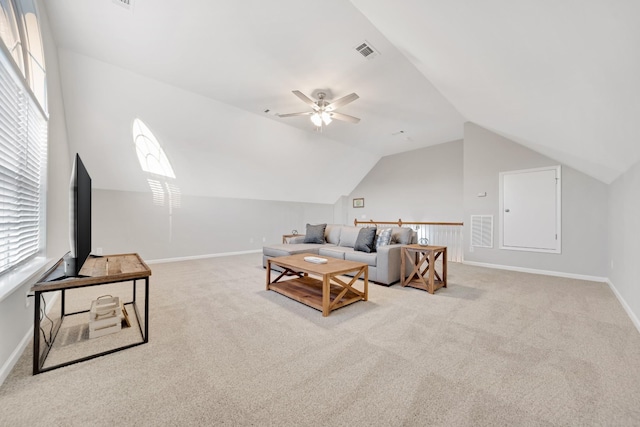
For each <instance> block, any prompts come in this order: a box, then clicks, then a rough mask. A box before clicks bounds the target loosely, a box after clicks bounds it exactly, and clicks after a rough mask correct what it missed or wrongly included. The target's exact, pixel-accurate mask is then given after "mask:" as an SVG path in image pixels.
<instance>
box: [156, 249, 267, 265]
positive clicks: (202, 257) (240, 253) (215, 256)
mask: <svg viewBox="0 0 640 427" xmlns="http://www.w3.org/2000/svg"><path fill="white" fill-rule="evenodd" d="M257 253H262V249H252V250H250V251H240V252H222V253H219V254H206V255H194V256H186V257H178V258H163V259H153V260H150V261H147V260H145V262H146V263H147V264H160V263H163V262H178V261H191V260H196V259H205V258H218V257H223V256H233V255H246V254H257Z"/></svg>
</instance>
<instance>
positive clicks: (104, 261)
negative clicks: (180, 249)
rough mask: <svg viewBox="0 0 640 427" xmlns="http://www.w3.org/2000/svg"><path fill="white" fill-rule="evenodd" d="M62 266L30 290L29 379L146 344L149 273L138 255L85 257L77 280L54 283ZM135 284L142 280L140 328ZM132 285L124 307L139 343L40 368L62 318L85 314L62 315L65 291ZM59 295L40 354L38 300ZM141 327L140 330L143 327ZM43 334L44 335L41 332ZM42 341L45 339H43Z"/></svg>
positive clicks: (85, 311)
mask: <svg viewBox="0 0 640 427" xmlns="http://www.w3.org/2000/svg"><path fill="white" fill-rule="evenodd" d="M63 269H64V265H63V260H62V259H61V260H60V261H58V262H57V263H56V264H55V265H54V266H53V267H51V268H50V269H49V270H48V271H47V272H46V273H45V274H44V275H43V276H42V277H40V279H38V281H37V282H36V283H35V284H34V285H33V286H32V287H31V291H32V292H34V293H35V308H34V310H33V312H34V313H33V375H36V374H39V373H42V372H46V371H50V370H53V369H57V368H61V367H63V366H68V365H71V364H74V363H78V362H84V361H85V360H89V359H93V358H96V357H100V356H104V355H106V354H110V353H114V352H116V351H120V350H125V349H127V348H131V347H135V346H138V345H141V344H145V343H147V342H149V277H150V276H151V270H150V269H149V267H148V266H147V264H146V263H145V262H144V261H143V260H142V258H140V256H139V255H138V254H118V255H104V256H100V257H89V258H87V260H86V261H85V263H84V265H83V266H82V269H81V270H80V275H81V276H80V277H69V278H64V277H63V278H62V279H58V277H60V276H61V271H63ZM138 280H144V324H143V323H142V322H141V319H140V312H139V310H138V305H137V303H136V284H137V281H138ZM118 282H133V298H132V300H131V301H129V302H125V306H126V305H130V306H132V307H133V310H134V312H135V315H136V319H137V321H138V327H139V329H140V335H141V336H142V341H140V342H136V343H133V344H127V345H124V346H122V347H117V348H113V349H110V350H107V351H103V352H100V353H96V354H92V355H89V356H85V357H81V358H78V359H74V360H70V361H67V362H64V363H60V364H58V365H54V366H47V367H46V368H45V367H44V362H45V360H46V358H47V355H48V354H49V350H51V347H53V342H54V341H55V339H56V336H57V334H58V331H59V330H60V326H61V325H62V322H63V320H64V318H65V316H71V315H75V314H81V313H87V312H88V311H89V310H84V311H77V312H74V313H66V312H65V291H67V290H69V289H76V288H84V287H87V286H97V285H106V284H109V283H118ZM55 291H61V293H62V295H61V314H60V319H59V320H58V321H57V322H56V324H55V325H54V326H53V327H52V330H51V332H50V337H49V338H50V339H49V340H46V339H45V340H44V347H45V348H44V351H42V354H40V353H41V351H40V332H41V320H42V319H41V317H42V315H41V312H40V311H41V300H42V299H43V294H44V293H46V292H55ZM143 325H144V326H143ZM43 334H44V332H43ZM45 338H46V337H45Z"/></svg>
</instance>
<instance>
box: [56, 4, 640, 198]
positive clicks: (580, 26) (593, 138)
mask: <svg viewBox="0 0 640 427" xmlns="http://www.w3.org/2000/svg"><path fill="white" fill-rule="evenodd" d="M132 4H133V7H132V9H131V10H127V9H125V8H123V7H121V6H119V5H117V4H115V2H114V0H93V1H90V2H87V1H82V2H79V1H73V0H47V1H46V3H45V6H46V9H47V13H48V16H49V20H50V23H51V27H52V31H53V34H54V37H55V40H56V43H57V44H58V47H59V48H60V52H61V54H60V64H61V73H62V83H63V93H64V102H65V109H66V110H67V112H66V113H67V127H68V129H69V137H70V143H71V145H72V147H75V148H76V151H79V152H82V150H81V149H80V144H81V143H82V144H84V145H83V147H84V146H86V145H87V144H89V145H90V144H96V145H98V146H100V147H102V149H101V152H102V153H103V155H105V156H107V157H108V155H107V154H106V153H105V148H104V146H105V144H107V142H106V141H105V140H100V138H96V139H95V140H94V141H93V142H92V141H87V138H85V137H83V135H86V133H87V132H90V133H91V132H93V133H99V134H108V135H109V136H110V137H111V138H116V137H117V138H120V137H122V138H124V137H125V136H124V135H123V134H117V135H116V134H111V132H112V131H111V130H109V129H108V126H113V122H111V123H102V124H101V123H100V122H101V121H100V120H99V119H96V118H95V116H96V115H99V114H114V111H115V107H114V108H111V107H110V108H108V109H105V107H104V104H105V100H106V99H107V98H108V97H110V96H111V97H113V96H114V95H113V93H112V92H113V91H110V90H102V91H100V90H98V89H96V87H95V86H96V85H104V84H105V81H106V80H109V79H113V76H115V75H121V76H122V78H123V79H125V80H126V84H123V86H127V87H128V90H127V92H125V93H120V102H121V103H125V102H128V103H129V104H131V103H134V104H135V100H136V99H137V98H136V97H135V96H138V95H140V94H138V93H136V91H137V88H138V87H139V86H140V85H143V86H145V85H147V86H149V87H151V86H154V85H155V86H158V87H162V89H160V92H161V93H163V94H165V95H166V94H167V93H174V92H176V91H180V93H183V92H184V93H190V94H192V95H191V98H189V97H188V96H187V97H186V98H184V100H183V101H184V103H185V104H183V105H182V106H176V105H175V104H176V103H175V102H174V101H173V100H171V99H167V100H166V102H165V103H164V106H165V107H166V108H167V110H168V111H170V112H171V114H168V113H166V114H167V115H163V114H162V112H160V111H156V112H151V111H150V110H153V109H154V108H153V107H155V109H156V110H158V109H159V108H158V106H162V101H161V100H156V101H155V104H154V103H151V104H152V105H147V106H146V107H145V106H144V105H137V106H136V108H135V109H133V110H135V111H133V110H132V112H131V113H132V114H138V115H141V116H144V115H145V114H147V111H148V110H149V113H148V115H149V116H150V117H152V119H151V121H153V120H155V122H156V124H155V129H161V128H162V127H163V126H164V127H165V129H164V130H163V131H162V132H163V133H164V134H165V138H166V139H165V141H167V140H168V141H171V139H172V134H173V135H174V137H175V138H178V135H181V137H179V139H180V148H181V150H183V152H184V153H190V154H191V156H192V157H191V160H189V159H185V160H184V162H185V164H184V167H186V168H187V169H191V170H192V171H193V167H190V166H189V165H188V163H189V161H193V162H194V164H197V163H198V161H199V159H198V158H197V157H198V154H197V153H198V152H199V150H200V149H204V150H205V152H207V153H211V155H214V153H215V152H216V150H217V148H220V145H219V144H221V142H220V139H221V138H216V137H210V138H207V137H206V136H203V135H199V134H198V133H197V132H195V133H189V132H187V134H184V132H185V131H184V129H183V130H182V132H183V133H182V134H180V132H178V130H177V129H178V128H180V126H178V124H176V123H175V120H176V118H175V117H176V115H178V116H179V114H176V113H177V112H178V113H179V110H180V109H181V108H185V107H184V105H187V104H188V105H191V104H193V103H194V102H192V101H193V97H194V96H197V97H198V98H197V99H200V97H202V98H205V99H206V100H207V101H203V102H205V103H207V105H209V106H208V107H207V108H209V109H210V110H209V112H210V113H215V112H218V113H219V111H222V110H224V111H225V113H224V114H223V115H226V114H231V113H230V112H232V111H236V113H237V114H236V116H237V117H238V118H240V117H242V121H240V120H239V119H238V123H234V125H235V127H236V128H237V127H238V126H244V127H246V128H248V129H245V131H243V134H242V137H243V138H242V139H238V138H236V139H237V140H238V141H239V142H238V144H244V143H245V141H247V140H250V139H252V137H251V136H250V131H251V129H254V130H255V129H257V128H259V129H261V130H262V131H263V132H264V129H265V126H266V128H268V129H270V132H273V134H274V135H279V137H278V138H275V139H276V140H280V139H282V138H284V139H287V140H292V141H293V140H297V139H303V140H309V141H312V143H316V144H322V145H323V146H324V147H329V148H327V149H326V150H328V149H330V150H331V151H332V152H331V153H328V152H326V150H325V156H326V158H325V163H324V165H325V166H327V167H330V160H329V159H330V158H331V157H333V158H335V155H336V152H337V153H341V152H345V153H347V152H348V153H349V156H350V158H351V159H357V158H360V159H362V161H361V162H360V163H359V164H358V167H356V168H353V169H354V170H352V171H350V170H347V171H344V170H341V171H340V174H339V175H340V176H339V177H338V178H343V179H342V181H344V183H343V184H340V181H341V179H336V182H335V183H334V184H332V185H333V186H331V187H330V188H327V194H326V195H324V196H323V197H321V198H313V197H312V198H311V199H309V198H308V197H307V198H306V200H308V201H318V202H329V203H333V202H334V201H335V200H336V199H337V197H339V196H340V195H342V194H348V193H349V192H350V191H351V189H353V187H354V186H355V185H357V183H358V181H359V180H360V179H361V178H362V177H363V176H364V175H365V174H366V172H367V171H368V170H369V168H370V167H372V166H373V164H375V161H376V160H377V159H378V158H380V156H383V155H387V154H392V153H397V152H402V151H407V150H412V149H415V148H420V147H424V146H428V145H434V144H439V143H443V142H448V141H452V140H457V139H461V138H462V136H463V135H462V132H463V123H464V122H465V121H473V122H475V123H477V124H479V125H481V126H483V127H485V128H488V129H490V130H492V131H494V132H496V133H499V134H501V135H503V136H506V137H508V138H510V139H512V140H514V141H517V142H519V143H521V144H523V145H525V146H528V147H530V148H532V149H534V150H536V151H539V152H541V153H542V154H545V155H548V156H549V157H552V158H554V159H556V160H557V161H560V162H562V163H565V164H567V165H569V166H572V167H574V168H576V169H578V170H581V171H583V172H585V173H587V174H589V175H591V176H593V177H595V178H598V179H600V180H602V181H604V182H611V181H612V180H613V179H615V178H616V177H617V176H618V175H620V174H621V173H622V172H624V171H625V170H626V169H628V168H629V167H630V166H631V165H633V164H634V163H636V162H637V161H639V160H640V144H639V143H638V142H639V141H640V127H638V126H637V125H636V124H635V120H636V117H638V116H639V115H640V79H638V76H639V75H640V55H638V52H639V51H640V49H639V48H640V46H639V45H640V26H639V25H637V22H636V21H637V17H638V16H640V2H638V1H637V0H626V1H625V0H616V1H615V2H610V1H604V0H602V1H596V0H572V1H569V0H560V1H555V2H552V1H546V2H540V1H536V0H521V1H517V2H514V1H509V0H485V1H482V2H478V1H475V0H448V1H435V0H431V1H428V0H402V1H396V2H393V5H391V3H390V2H388V1H384V0H352V1H351V2H349V1H346V0H331V1H307V0H278V1H275V2H265V1H258V0H216V1H210V0H209V1H205V0H183V1H179V2H177V1H169V0H132ZM364 40H366V41H368V42H369V43H370V44H371V45H373V46H374V47H375V48H376V49H377V50H378V51H379V52H380V53H381V55H379V56H377V57H375V58H373V59H365V58H363V57H362V56H361V55H360V54H359V53H357V52H356V51H355V46H357V45H359V44H360V43H361V42H362V41H364ZM80 69H83V70H84V71H82V72H81V71H79V70H80ZM89 69H99V71H96V72H95V73H93V74H92V73H91V72H89V71H87V70H89ZM132 73H133V74H132ZM134 75H135V76H137V77H134ZM141 78H142V81H141V83H140V84H134V83H133V82H134V81H138V80H140V79H141ZM109 84H115V85H117V84H118V80H115V81H112V82H110V83H109ZM80 87H82V88H83V90H80V89H79V88H80ZM156 89H157V87H156ZM294 89H297V90H300V91H302V92H303V93H306V94H308V95H311V94H313V93H314V92H315V91H317V90H318V89H328V90H329V91H330V92H331V93H332V94H333V96H334V98H339V97H341V96H344V95H347V94H349V93H351V92H356V93H357V94H358V95H359V96H360V99H358V100H356V101H354V102H353V103H351V104H349V105H347V106H345V107H343V108H342V109H340V110H339V111H341V112H343V113H346V114H349V115H353V116H357V117H360V118H361V119H362V121H361V122H360V123H359V124H357V125H354V124H350V123H344V122H338V121H334V123H332V124H331V125H330V126H328V127H327V128H325V129H324V130H323V133H322V134H321V135H318V134H317V133H316V132H314V130H313V127H312V125H311V123H310V121H309V120H308V118H307V117H292V118H279V117H277V116H275V115H274V113H290V112H298V111H306V110H307V107H306V106H305V104H303V103H302V102H301V101H300V100H299V99H298V98H296V97H295V96H294V95H293V94H292V93H291V91H292V90H294ZM149 90H150V89H149ZM116 92H118V91H116ZM127 93H129V94H130V95H129V96H131V97H132V98H131V100H129V101H127V100H126V97H127ZM149 93H151V92H146V89H145V92H144V94H146V95H148V94H149ZM134 95H135V96H134ZM185 96H186V95H185ZM87 97H93V102H89V101H87ZM198 102H199V101H197V102H195V103H198ZM89 106H93V108H89ZM225 106H226V107H225ZM145 108H147V109H148V110H147V109H145ZM191 108H192V107H191ZM176 109H177V111H176ZM266 109H269V110H270V112H269V113H264V110H266ZM103 110H104V111H103ZM241 110H244V111H243V112H242V113H240V111H241ZM232 115H233V114H232ZM123 119H124V118H123ZM143 119H144V118H143ZM131 120H132V119H131ZM147 120H149V119H147ZM206 120H207V119H205V121H206ZM264 120H267V121H268V122H272V123H273V124H272V125H266V124H264ZM103 121H104V120H103ZM172 121H174V123H173V124H172V125H171V126H170V125H169V124H170V122H172ZM82 123H84V124H82ZM87 123H90V124H91V126H94V127H93V128H89V127H88V124H87ZM225 123H227V124H228V123H229V120H227V121H226V122H225ZM147 124H149V125H150V127H151V129H152V130H154V123H147ZM208 125H209V126H211V125H210V124H208ZM196 126H197V125H196ZM220 126H222V124H220ZM220 126H218V127H210V128H208V130H210V133H209V136H211V135H213V134H215V133H217V132H218V131H217V129H219V128H220ZM274 126H275V127H274ZM96 130H98V132H96ZM400 131H403V133H399V132H400ZM154 132H155V130H154ZM156 136H158V135H156ZM214 136H215V135H214ZM224 138H225V141H228V139H229V138H231V139H233V138H234V136H233V133H230V132H224ZM253 139H255V141H254V143H255V144H262V143H266V142H267V141H265V140H264V134H263V135H260V136H257V135H256V136H255V137H254V138H253ZM111 141H113V140H112V139H111V140H109V143H111ZM292 141H288V142H287V145H286V147H287V148H286V149H287V150H294V151H295V150H296V149H295V148H292V147H294V146H295V144H293V142H292ZM314 141H315V142H314ZM161 142H162V139H161ZM268 142H269V143H274V142H273V141H268ZM307 142H308V141H305V143H307ZM290 143H291V144H293V145H291V144H290ZM176 144H177V143H176ZM275 144H276V146H274V148H275V149H274V150H272V151H276V153H274V152H271V153H264V152H260V153H259V156H261V159H262V160H263V161H265V162H266V163H271V166H273V162H277V161H278V153H277V151H278V150H282V149H283V147H279V146H277V142H276V143H275ZM168 145H169V147H171V145H172V144H171V142H169V143H168ZM174 148H177V145H174ZM255 148H256V147H255V146H254V145H251V144H249V145H248V146H247V147H240V148H238V150H240V151H242V152H243V153H244V154H245V156H250V155H251V153H252V152H253V151H254V150H255ZM165 149H167V147H165ZM85 150H87V148H85ZM167 151H169V150H167ZM175 151H177V149H176V150H175ZM223 151H224V150H223ZM169 154H171V153H169ZM300 155H301V156H304V154H300ZM113 156H114V157H115V154H113ZM174 156H175V157H176V158H179V157H180V155H178V154H175V155H174ZM184 156H185V157H187V155H186V154H184ZM265 156H266V157H265ZM172 161H173V159H172ZM178 161H179V160H178ZM229 161H230V162H233V161H237V162H242V161H246V159H244V160H243V159H242V158H241V156H236V157H234V158H230V159H229ZM202 167H203V168H204V169H205V170H203V171H201V173H200V175H201V176H200V178H199V180H204V181H205V182H206V181H207V172H206V169H207V167H206V162H205V163H204V164H203V166H202ZM105 169H106V168H105ZM174 169H175V168H174ZM231 169H233V168H231ZM347 169H349V168H348V167H347ZM265 171H266V170H265ZM302 171H303V172H304V169H302ZM105 173H106V171H105ZM281 179H282V182H283V183H284V182H286V180H287V179H290V177H287V176H285V175H282V176H281ZM104 181H105V182H106V181H107V178H105V179H104ZM307 184H309V181H306V182H303V183H301V187H300V188H299V190H300V191H293V190H292V194H290V198H291V199H299V200H305V198H300V194H301V193H302V192H303V191H304V186H305V185H307ZM123 185H124V184H123ZM112 186H113V187H114V188H119V187H118V186H117V185H112ZM195 186H196V184H194V187H193V189H191V191H189V192H192V193H195V194H208V195H223V193H222V192H214V193H212V192H210V191H209V192H207V191H198V190H197V189H196V187H195ZM104 187H109V185H107V184H106V183H105V184H104ZM186 187H187V188H191V186H190V185H187V186H186ZM231 193H234V192H231ZM234 194H236V195H238V194H239V193H238V192H237V191H236V192H235V193H234ZM256 194H260V195H261V196H262V197H264V198H270V197H274V196H273V195H270V194H267V193H265V192H260V193H258V192H256V193H255V194H254V193H252V192H244V193H243V192H240V194H239V196H242V197H256ZM288 198H289V197H284V198H283V199H288ZM332 199H333V200H332Z"/></svg>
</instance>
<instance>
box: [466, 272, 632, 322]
mask: <svg viewBox="0 0 640 427" xmlns="http://www.w3.org/2000/svg"><path fill="white" fill-rule="evenodd" d="M462 263H463V264H468V265H474V266H477V267H487V268H496V269H499V270H511V271H520V272H523V273H532V274H543V275H545V276H556V277H566V278H569V279H579V280H589V281H591V282H602V283H606V284H607V285H609V288H610V289H611V291H612V292H613V294H614V295H615V296H616V298H617V299H618V301H619V302H620V305H622V308H624V311H626V312H627V316H629V319H631V322H632V323H633V325H634V326H635V327H636V329H637V330H638V332H640V319H638V316H636V314H635V313H634V312H633V310H631V307H629V304H627V302H626V301H625V300H624V298H623V297H622V295H620V292H618V290H617V289H616V287H615V286H614V284H613V283H611V281H610V280H609V279H608V278H607V277H598V276H587V275H584V274H573V273H563V272H559V271H548V270H536V269H533V268H523V267H512V266H509V265H498V264H487V263H483V262H474V261H463V262H462Z"/></svg>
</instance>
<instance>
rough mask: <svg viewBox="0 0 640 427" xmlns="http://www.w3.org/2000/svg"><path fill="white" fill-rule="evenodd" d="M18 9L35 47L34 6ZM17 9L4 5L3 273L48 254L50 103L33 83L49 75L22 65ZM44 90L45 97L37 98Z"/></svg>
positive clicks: (26, 1)
mask: <svg viewBox="0 0 640 427" xmlns="http://www.w3.org/2000/svg"><path fill="white" fill-rule="evenodd" d="M19 4H20V6H21V8H22V9H21V10H22V11H23V12H22V13H23V18H24V19H29V20H30V27H31V28H24V27H23V29H24V30H25V33H27V32H28V33H30V35H31V39H30V40H29V42H30V44H33V45H34V46H35V45H36V44H37V42H40V43H41V39H40V33H39V30H38V32H36V33H35V34H34V31H33V28H35V27H34V25H37V20H36V21H35V23H34V21H33V20H34V17H35V16H36V15H35V8H34V5H33V2H32V0H23V1H22V2H20V3H19ZM16 10H19V9H18V8H16V7H15V5H14V3H13V2H11V1H6V0H3V1H1V3H0V12H2V13H0V38H1V39H2V42H3V43H4V46H0V219H1V221H0V274H2V273H4V272H6V271H7V270H9V269H11V268H12V267H14V266H16V265H18V264H20V263H21V262H23V261H25V260H27V259H29V258H31V257H32V256H34V255H36V254H38V252H40V251H41V250H44V232H45V218H44V197H45V188H44V187H45V182H46V181H45V177H46V173H45V171H46V162H47V159H46V153H47V116H46V113H45V106H43V105H41V103H43V102H44V103H46V83H44V85H43V84H42V83H41V82H39V83H38V84H37V85H36V84H34V83H33V82H34V76H35V80H38V79H41V80H42V79H45V76H44V75H43V74H42V73H38V72H33V71H32V70H31V69H32V68H35V67H34V66H33V65H32V64H25V63H21V61H22V60H23V58H24V56H23V55H21V52H20V51H21V48H20V46H21V43H20V42H19V41H18V40H17V34H18V33H19V32H18V31H16V25H20V23H21V22H22V21H21V20H17V19H15V11H16ZM27 15H29V16H27ZM3 17H4V18H3ZM36 36H37V39H36ZM32 40H33V42H32ZM16 47H17V48H16ZM42 68H43V67H42ZM25 70H26V71H27V72H26V73H25ZM43 88H44V89H43ZM34 89H36V90H34ZM42 91H44V94H45V95H43V93H38V92H42Z"/></svg>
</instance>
